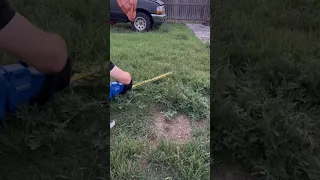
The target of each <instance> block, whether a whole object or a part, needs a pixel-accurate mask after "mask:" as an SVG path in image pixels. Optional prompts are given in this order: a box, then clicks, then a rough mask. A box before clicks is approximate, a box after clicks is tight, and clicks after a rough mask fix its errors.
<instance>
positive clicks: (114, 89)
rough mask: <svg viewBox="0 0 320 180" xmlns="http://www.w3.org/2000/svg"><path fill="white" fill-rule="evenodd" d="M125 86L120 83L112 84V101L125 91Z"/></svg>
mask: <svg viewBox="0 0 320 180" xmlns="http://www.w3.org/2000/svg"><path fill="white" fill-rule="evenodd" d="M123 88H124V85H123V84H121V83H119V82H111V83H110V101H111V100H112V99H113V98H114V97H116V96H118V95H119V94H120V93H121V92H122V91H123Z"/></svg>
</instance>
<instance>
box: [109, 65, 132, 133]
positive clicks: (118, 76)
mask: <svg viewBox="0 0 320 180" xmlns="http://www.w3.org/2000/svg"><path fill="white" fill-rule="evenodd" d="M110 77H111V78H113V79H115V80H116V81H117V82H119V83H121V84H123V85H124V87H123V90H122V92H121V93H120V94H122V95H123V94H125V93H126V92H127V91H129V90H130V89H131V88H132V78H131V75H130V73H128V72H126V71H123V70H122V69H120V68H119V67H118V66H116V65H115V64H113V63H112V62H111V61H110ZM114 125H115V122H114V120H110V128H112V127H113V126H114Z"/></svg>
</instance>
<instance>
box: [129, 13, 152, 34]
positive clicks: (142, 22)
mask: <svg viewBox="0 0 320 180" xmlns="http://www.w3.org/2000/svg"><path fill="white" fill-rule="evenodd" d="M131 25H132V30H133V31H139V32H143V31H149V30H150V29H151V19H150V17H149V16H148V15H147V14H146V13H143V12H137V16H136V18H135V19H134V21H133V22H132V23H131Z"/></svg>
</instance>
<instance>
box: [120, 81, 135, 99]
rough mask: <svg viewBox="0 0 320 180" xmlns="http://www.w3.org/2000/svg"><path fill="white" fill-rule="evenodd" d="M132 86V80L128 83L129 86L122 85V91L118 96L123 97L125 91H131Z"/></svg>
mask: <svg viewBox="0 0 320 180" xmlns="http://www.w3.org/2000/svg"><path fill="white" fill-rule="evenodd" d="M132 84H133V82H132V80H131V81H130V84H126V85H125V84H124V87H123V90H122V92H121V93H120V94H121V95H124V94H125V93H126V92H127V91H129V90H130V89H132Z"/></svg>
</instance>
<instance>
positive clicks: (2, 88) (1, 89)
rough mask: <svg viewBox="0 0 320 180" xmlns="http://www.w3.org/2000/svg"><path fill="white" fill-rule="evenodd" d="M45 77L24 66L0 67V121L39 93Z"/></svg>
mask: <svg viewBox="0 0 320 180" xmlns="http://www.w3.org/2000/svg"><path fill="white" fill-rule="evenodd" d="M45 77H46V76H45V75H44V74H42V73H40V72H38V71H37V70H35V69H34V68H29V67H27V66H25V65H24V64H12V65H6V66H2V67H0V121H1V120H3V118H4V116H5V114H6V112H7V111H11V112H14V111H15V110H16V108H17V106H18V105H20V104H23V103H28V102H29V101H30V100H31V98H32V97H34V96H35V95H36V94H38V93H39V92H40V91H41V88H42V84H43V82H44V81H45Z"/></svg>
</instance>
